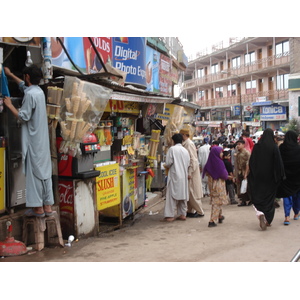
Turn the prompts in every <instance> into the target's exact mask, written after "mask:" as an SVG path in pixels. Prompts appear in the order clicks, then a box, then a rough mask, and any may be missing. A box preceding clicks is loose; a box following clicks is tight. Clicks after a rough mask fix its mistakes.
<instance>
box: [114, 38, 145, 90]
mask: <svg viewBox="0 0 300 300" xmlns="http://www.w3.org/2000/svg"><path fill="white" fill-rule="evenodd" d="M112 45H113V57H112V58H113V66H114V67H115V68H117V69H118V70H121V71H123V72H125V73H127V76H126V83H132V84H136V85H140V86H142V87H146V38H144V37H113V38H112Z"/></svg>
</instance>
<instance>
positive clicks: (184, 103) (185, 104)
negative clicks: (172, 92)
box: [172, 99, 201, 110]
mask: <svg viewBox="0 0 300 300" xmlns="http://www.w3.org/2000/svg"><path fill="white" fill-rule="evenodd" d="M172 104H177V105H181V106H184V107H189V108H192V109H195V110H196V109H198V110H200V109H201V106H200V105H197V104H195V103H191V102H189V101H181V99H175V100H174V101H173V102H172Z"/></svg>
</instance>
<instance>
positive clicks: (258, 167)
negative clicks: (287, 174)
mask: <svg viewBox="0 0 300 300" xmlns="http://www.w3.org/2000/svg"><path fill="white" fill-rule="evenodd" d="M249 167H250V173H249V176H248V183H249V187H250V193H251V200H252V203H253V206H254V208H255V209H256V215H257V217H258V219H259V222H260V227H261V229H262V230H266V229H267V226H271V223H272V221H273V218H274V214H275V205H274V200H275V197H276V192H277V188H278V186H279V185H280V183H281V181H282V180H283V179H284V167H283V163H282V159H281V156H280V152H279V149H278V146H277V145H276V144H275V141H274V133H273V130H272V129H270V128H267V129H265V130H264V133H263V135H262V137H261V139H260V140H259V141H258V143H257V144H255V145H254V148H253V151H252V154H251V157H250V162H249Z"/></svg>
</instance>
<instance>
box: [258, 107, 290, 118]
mask: <svg viewBox="0 0 300 300" xmlns="http://www.w3.org/2000/svg"><path fill="white" fill-rule="evenodd" d="M260 120H261V121H276V120H278V121H280V120H286V108H285V106H281V105H278V104H273V105H268V106H262V107H261V108H260Z"/></svg>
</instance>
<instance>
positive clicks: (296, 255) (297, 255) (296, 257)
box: [291, 250, 300, 262]
mask: <svg viewBox="0 0 300 300" xmlns="http://www.w3.org/2000/svg"><path fill="white" fill-rule="evenodd" d="M299 259H300V250H298V252H297V253H296V254H295V256H294V257H293V258H292V260H291V262H297V261H298V260H299Z"/></svg>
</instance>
